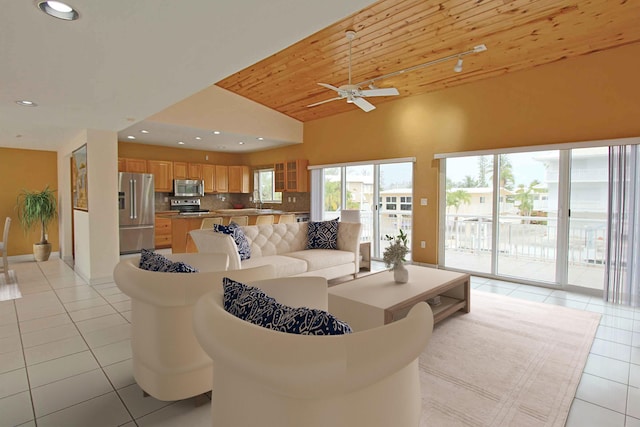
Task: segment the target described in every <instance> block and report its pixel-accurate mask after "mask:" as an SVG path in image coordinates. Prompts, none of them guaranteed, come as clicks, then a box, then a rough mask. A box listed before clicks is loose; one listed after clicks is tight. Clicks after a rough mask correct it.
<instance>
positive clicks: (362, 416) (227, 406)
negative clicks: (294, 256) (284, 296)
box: [194, 278, 433, 427]
mask: <svg viewBox="0 0 640 427" xmlns="http://www.w3.org/2000/svg"><path fill="white" fill-rule="evenodd" d="M286 279H287V280H291V281H295V280H298V281H299V280H300V278H286ZM280 280H282V279H280ZM252 285H254V286H259V285H258V284H256V283H253V284H252ZM263 290H265V291H266V289H264V288H263ZM266 292H267V293H268V291H266ZM272 296H274V297H276V296H275V295H272ZM276 299H278V297H276ZM290 305H291V304H290ZM194 328H195V334H196V337H197V339H198V341H199V342H200V344H201V345H202V347H203V348H204V350H205V352H207V354H209V355H210V356H211V358H212V359H213V360H214V363H215V365H216V374H215V376H214V379H213V392H212V393H213V395H212V401H211V405H212V410H211V414H212V425H213V426H217V427H221V426H234V427H249V426H257V425H260V426H273V427H276V426H278V427H288V426H290V427H294V426H295V427H297V426H305V427H326V426H332V427H353V426H367V427H377V426H379V427H388V426H392V425H393V426H403V427H409V426H412V427H417V426H418V424H419V422H420V415H421V412H422V405H421V401H422V397H421V394H420V376H419V372H418V357H419V355H420V353H421V352H422V351H423V349H424V347H425V345H426V343H427V341H428V340H429V338H430V337H431V332H432V329H433V315H432V313H431V309H430V308H429V306H428V305H427V304H426V303H418V304H417V305H416V306H414V307H413V308H412V309H411V311H410V312H409V314H408V315H407V317H405V318H404V319H401V320H398V321H396V322H394V323H391V324H388V325H384V326H381V327H378V328H374V329H369V330H366V331H361V332H355V333H351V334H347V335H337V336H311V335H294V334H287V333H283V332H277V331H273V330H270V329H266V328H262V327H260V326H256V325H253V324H251V323H248V322H245V321H243V320H241V319H239V318H237V317H235V316H233V315H231V314H229V313H227V312H226V311H225V310H224V306H223V300H222V295H221V294H219V293H209V294H207V295H205V296H203V297H202V298H201V299H200V300H199V301H198V302H197V303H196V306H195V309H194Z"/></svg>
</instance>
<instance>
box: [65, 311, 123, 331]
mask: <svg viewBox="0 0 640 427" xmlns="http://www.w3.org/2000/svg"><path fill="white" fill-rule="evenodd" d="M124 323H128V322H127V320H126V319H124V318H123V317H122V316H121V315H119V314H112V315H108V316H103V317H97V318H95V319H90V320H83V321H81V322H77V323H76V326H77V327H78V329H80V332H81V333H83V334H86V333H89V332H93V331H97V330H99V329H104V328H109V327H111V326H115V325H121V324H124Z"/></svg>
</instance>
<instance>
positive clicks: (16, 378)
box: [0, 368, 29, 399]
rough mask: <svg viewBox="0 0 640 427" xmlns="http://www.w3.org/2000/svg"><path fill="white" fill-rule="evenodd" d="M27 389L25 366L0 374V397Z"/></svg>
mask: <svg viewBox="0 0 640 427" xmlns="http://www.w3.org/2000/svg"><path fill="white" fill-rule="evenodd" d="M28 390H29V382H28V381H27V371H26V369H25V368H20V369H16V370H15V371H9V372H5V373H4V374H0V399H1V398H3V397H7V396H11V395H12V394H18V393H20V392H23V391H28Z"/></svg>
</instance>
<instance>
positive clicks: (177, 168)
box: [173, 162, 189, 179]
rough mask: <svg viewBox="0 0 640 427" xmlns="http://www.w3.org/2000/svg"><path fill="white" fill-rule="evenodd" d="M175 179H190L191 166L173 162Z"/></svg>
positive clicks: (185, 163)
mask: <svg viewBox="0 0 640 427" xmlns="http://www.w3.org/2000/svg"><path fill="white" fill-rule="evenodd" d="M173 179H189V164H188V163H187V162H173Z"/></svg>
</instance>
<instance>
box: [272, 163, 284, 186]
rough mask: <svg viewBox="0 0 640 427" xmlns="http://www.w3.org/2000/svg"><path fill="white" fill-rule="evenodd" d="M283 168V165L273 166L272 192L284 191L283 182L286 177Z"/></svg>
mask: <svg viewBox="0 0 640 427" xmlns="http://www.w3.org/2000/svg"><path fill="white" fill-rule="evenodd" d="M284 168H285V164H284V163H276V164H275V165H273V191H276V192H278V193H281V192H284V191H285V189H286V186H285V180H286V178H287V177H286V174H285V171H284Z"/></svg>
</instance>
